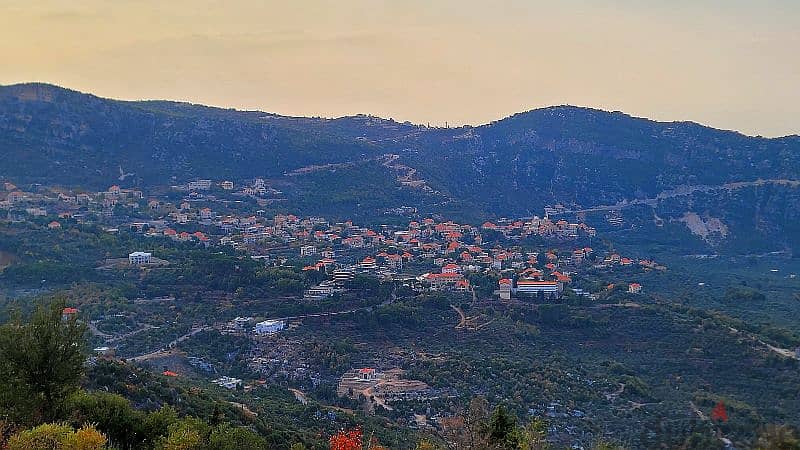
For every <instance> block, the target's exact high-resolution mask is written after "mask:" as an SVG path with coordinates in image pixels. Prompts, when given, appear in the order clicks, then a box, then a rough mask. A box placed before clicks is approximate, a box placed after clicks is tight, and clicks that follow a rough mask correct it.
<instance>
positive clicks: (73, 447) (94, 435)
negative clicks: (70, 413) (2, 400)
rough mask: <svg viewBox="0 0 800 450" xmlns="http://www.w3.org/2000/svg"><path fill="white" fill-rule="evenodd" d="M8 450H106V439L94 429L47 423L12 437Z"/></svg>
mask: <svg viewBox="0 0 800 450" xmlns="http://www.w3.org/2000/svg"><path fill="white" fill-rule="evenodd" d="M6 449H7V450H32V449H52V450H104V449H106V437H105V436H103V434H102V433H100V432H99V431H97V430H95V429H94V428H92V427H83V428H80V429H78V430H77V431H75V430H73V429H72V427H70V426H68V425H59V424H53V423H46V424H43V425H39V426H37V427H36V428H33V429H30V430H25V431H22V432H20V433H17V434H16V435H14V436H12V437H11V438H10V439H9V440H8V444H7V446H6Z"/></svg>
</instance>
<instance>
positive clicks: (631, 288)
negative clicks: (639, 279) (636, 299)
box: [628, 283, 642, 294]
mask: <svg viewBox="0 0 800 450" xmlns="http://www.w3.org/2000/svg"><path fill="white" fill-rule="evenodd" d="M628 292H630V293H631V294H638V293H640V292H642V285H641V284H639V283H631V284H629V285H628Z"/></svg>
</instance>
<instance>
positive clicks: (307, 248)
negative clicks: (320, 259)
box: [300, 245, 317, 257]
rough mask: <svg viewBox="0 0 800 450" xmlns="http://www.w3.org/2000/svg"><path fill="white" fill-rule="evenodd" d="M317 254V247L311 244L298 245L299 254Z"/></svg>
mask: <svg viewBox="0 0 800 450" xmlns="http://www.w3.org/2000/svg"><path fill="white" fill-rule="evenodd" d="M316 254H317V247H314V246H313V245H304V246H302V247H300V256H301V257H302V256H312V255H316Z"/></svg>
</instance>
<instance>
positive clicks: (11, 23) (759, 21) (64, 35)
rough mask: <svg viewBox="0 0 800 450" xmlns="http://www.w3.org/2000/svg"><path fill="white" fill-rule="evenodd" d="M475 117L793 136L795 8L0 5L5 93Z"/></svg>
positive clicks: (797, 117) (559, 3)
mask: <svg viewBox="0 0 800 450" xmlns="http://www.w3.org/2000/svg"><path fill="white" fill-rule="evenodd" d="M22 81H46V82H51V83H55V84H59V85H62V86H66V87H70V88H73V89H77V90H81V91H86V92H92V93H95V94H97V95H101V96H107V97H115V98H124V99H145V98H146V99H153V98H165V99H176V100H187V101H192V102H195V103H204V104H211V105H217V106H225V107H236V108H245V109H260V110H264V111H270V112H277V113H281V114H291V115H318V116H341V115H347V114H354V113H371V114H376V115H380V116H383V117H392V118H394V119H397V120H410V121H413V122H418V123H425V122H431V124H434V123H435V124H443V123H444V122H445V121H448V122H449V123H450V124H463V123H470V124H479V123H485V122H489V121H491V120H495V119H498V118H501V117H504V116H507V115H509V114H512V113H514V112H518V111H524V110H528V109H532V108H536V107H541V106H549V105H558V104H573V105H583V106H593V107H599V108H603V109H608V110H621V111H624V112H627V113H630V114H633V115H637V116H644V117H650V118H654V119H659V120H694V121H698V122H701V123H705V124H708V125H712V126H715V127H719V128H727V129H735V130H740V131H742V132H745V133H748V134H761V135H765V136H776V135H785V134H800V0H752V1H744V0H663V1H656V0H616V1H612V0H595V1H588V0H583V1H581V0H549V1H538V0H492V1H489V0H487V1H478V0H335V1H333V0H330V1H323V0H318V1H304V0H282V1H271V0H260V1H259V0H240V1H233V0H227V1H212V0H192V1H184V0H159V1H151V0H73V1H45V0H0V84H11V83H17V82H22Z"/></svg>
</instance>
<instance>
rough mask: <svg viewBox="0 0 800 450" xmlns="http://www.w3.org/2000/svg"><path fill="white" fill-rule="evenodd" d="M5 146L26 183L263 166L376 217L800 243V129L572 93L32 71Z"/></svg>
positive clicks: (88, 183) (18, 91) (261, 170)
mask: <svg viewBox="0 0 800 450" xmlns="http://www.w3.org/2000/svg"><path fill="white" fill-rule="evenodd" d="M0 157H2V163H0V173H2V175H3V176H4V177H5V178H8V179H10V180H12V181H14V182H20V183H36V182H45V181H47V182H49V183H53V182H56V183H59V184H63V185H65V186H83V187H86V188H101V187H105V186H108V185H111V184H124V185H126V186H142V187H147V186H154V185H160V186H165V185H169V184H175V183H178V182H183V181H187V180H190V179H194V178H211V179H233V180H236V181H240V182H241V181H243V180H249V179H253V178H256V177H263V178H265V179H267V180H268V181H269V182H270V184H271V185H272V186H274V187H275V188H277V189H279V190H281V191H282V192H283V193H284V194H285V195H286V197H287V199H288V200H289V203H288V205H291V206H292V207H293V208H298V209H301V210H302V212H305V213H321V214H332V215H337V214H341V215H344V214H348V215H355V216H358V215H362V216H369V215H371V214H372V215H374V214H381V213H382V212H383V211H385V210H389V209H392V208H397V207H400V206H404V205H413V206H416V207H417V208H419V209H420V212H423V213H447V214H449V213H451V212H453V211H458V214H459V215H461V216H462V217H468V218H471V219H473V220H481V219H482V218H489V217H496V216H524V215H534V214H539V215H541V214H542V210H543V208H544V207H545V206H548V205H556V204H562V205H564V206H565V208H566V209H567V210H569V211H575V212H581V213H586V214H595V213H596V214H601V215H602V214H608V213H610V212H614V213H616V212H617V211H622V212H621V214H623V216H625V217H626V223H627V224H628V226H631V227H633V228H642V229H644V228H653V227H655V228H658V229H664V230H665V232H672V231H676V230H681V231H680V232H682V233H686V235H687V236H694V238H696V241H697V243H699V244H698V245H701V246H702V245H707V246H710V247H713V248H714V249H720V248H725V249H728V250H733V251H737V252H739V251H740V252H744V253H748V252H759V251H789V252H792V251H794V250H795V249H800V242H799V241H800V240H799V239H798V236H800V228H798V225H795V224H797V223H798V222H800V220H798V219H800V213H798V211H800V187H798V183H797V182H796V181H797V180H798V178H800V176H798V174H800V137H798V136H788V137H783V138H775V139H767V138H761V137H749V136H744V135H742V134H739V133H735V132H730V131H721V130H716V129H713V128H708V127H704V126H701V125H698V124H695V123H688V122H675V123H662V122H654V121H650V120H646V119H640V118H634V117H631V116H628V115H625V114H622V113H618V112H614V113H609V112H605V111H600V110H593V109H586V108H578V107H571V106H559V107H551V108H545V109H538V110H533V111H528V112H524V113H519V114H516V115H514V116H511V117H508V118H505V119H503V120H499V121H496V122H493V123H490V124H486V125H483V126H478V127H461V128H454V129H444V128H428V127H424V126H417V125H413V124H409V123H397V122H394V121H391V120H385V119H380V118H375V117H371V116H354V117H343V118H338V119H321V118H293V117H283V116H279V115H275V114H269V113H263V112H257V111H236V110H227V109H219V108H210V107H205V106H201V105H192V104H186V103H175V102H167V101H140V102H129V101H118V100H109V99H103V98H98V97H95V96H92V95H88V94H83V93H79V92H75V91H71V90H67V89H63V88H60V87H56V86H52V85H45V84H21V85H13V86H5V87H0ZM121 174H122V176H121ZM120 178H122V179H120ZM587 210H588V211H587ZM712 224H713V226H711V225H712ZM719 224H721V226H720V225H719Z"/></svg>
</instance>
